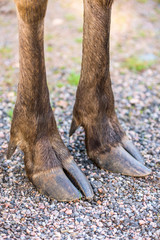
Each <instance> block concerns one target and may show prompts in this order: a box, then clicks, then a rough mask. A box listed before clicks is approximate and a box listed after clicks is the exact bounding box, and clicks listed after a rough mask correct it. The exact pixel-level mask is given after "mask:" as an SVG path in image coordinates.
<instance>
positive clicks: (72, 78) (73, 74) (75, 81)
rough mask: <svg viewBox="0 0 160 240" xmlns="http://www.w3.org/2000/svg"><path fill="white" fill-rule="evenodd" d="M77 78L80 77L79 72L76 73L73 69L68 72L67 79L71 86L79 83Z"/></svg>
mask: <svg viewBox="0 0 160 240" xmlns="http://www.w3.org/2000/svg"><path fill="white" fill-rule="evenodd" d="M79 79H80V74H79V73H76V72H75V71H72V72H71V73H70V74H69V76H68V78H67V81H68V83H69V84H70V85H71V86H77V85H78V83H79Z"/></svg>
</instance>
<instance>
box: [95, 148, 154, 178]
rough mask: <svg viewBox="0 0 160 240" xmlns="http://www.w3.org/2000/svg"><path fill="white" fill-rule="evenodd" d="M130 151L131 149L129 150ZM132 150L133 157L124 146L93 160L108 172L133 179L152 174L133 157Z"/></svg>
mask: <svg viewBox="0 0 160 240" xmlns="http://www.w3.org/2000/svg"><path fill="white" fill-rule="evenodd" d="M128 149H129V148H128ZM131 149H132V155H131V154H129V150H127V151H126V150H125V149H124V148H123V147H122V146H120V145H119V146H117V147H116V148H112V149H111V151H110V152H106V153H104V154H100V155H99V157H98V158H96V159H93V160H94V161H95V163H96V164H97V165H98V166H99V167H100V168H104V169H106V170H108V171H111V172H115V173H121V174H123V175H128V176H133V177H144V176H147V175H149V174H150V173H151V170H150V169H148V168H147V167H145V166H144V165H143V164H142V163H141V162H140V161H139V160H138V159H135V158H134V157H133V154H135V152H134V151H133V149H134V148H131Z"/></svg>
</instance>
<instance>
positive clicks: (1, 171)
mask: <svg viewBox="0 0 160 240" xmlns="http://www.w3.org/2000/svg"><path fill="white" fill-rule="evenodd" d="M114 77H116V76H114V74H113V79H114ZM128 77H130V83H129V81H127V78H128ZM159 78H160V74H159V73H158V72H157V71H151V70H147V71H145V72H144V73H142V74H140V75H139V76H138V77H137V75H134V74H132V75H122V76H121V78H119V82H117V83H116V85H113V88H114V92H115V97H116V106H118V108H117V113H118V116H119V119H120V121H121V124H122V126H123V128H124V129H125V130H126V132H127V134H129V135H130V137H132V138H133V139H134V142H135V144H136V146H137V147H139V149H140V150H141V152H142V154H143V156H144V158H145V160H146V165H147V166H148V167H149V168H151V169H152V171H153V173H152V174H151V175H150V176H148V177H145V178H133V177H126V176H122V175H119V174H113V173H109V172H107V171H104V170H100V169H98V168H97V167H96V166H95V165H93V164H92V162H91V161H90V160H88V159H87V155H86V151H85V145H84V132H83V129H81V128H80V129H78V131H77V132H76V133H75V134H74V136H73V137H72V138H71V139H70V140H69V138H68V131H69V126H70V122H71V114H72V107H73V102H74V98H75V97H74V96H75V88H74V87H67V86H66V87H62V88H61V89H54V90H53V91H52V92H51V102H52V106H53V109H55V116H56V120H57V123H58V127H59V131H60V133H61V136H62V138H63V140H64V142H65V144H66V145H67V146H68V148H69V150H70V151H71V154H72V155H73V156H74V158H75V161H76V162H77V164H78V165H79V166H80V168H81V169H82V171H83V172H84V173H85V175H86V176H87V177H88V179H89V181H90V183H91V184H92V187H93V190H94V194H95V195H94V199H93V200H92V201H89V202H88V201H86V200H84V199H81V200H80V201H77V202H72V203H60V202H57V201H51V200H50V199H47V198H46V197H45V196H43V195H41V194H39V193H38V192H37V191H36V189H35V188H34V187H33V185H32V184H31V183H30V182H29V180H28V179H27V177H26V175H25V170H24V163H23V154H22V153H21V152H20V151H16V153H15V154H14V156H13V158H12V159H10V160H6V157H5V151H6V148H7V142H8V139H9V129H10V118H9V116H8V115H7V114H9V112H10V109H12V108H13V106H14V102H15V94H14V92H13V89H12V91H11V89H8V91H6V92H5V93H3V95H2V103H1V105H0V117H1V118H0V128H1V132H0V161H1V165H0V182H1V189H0V193H1V197H0V232H1V237H0V238H1V239H138V240H139V239H147V240H149V239H157V240H158V239H159V237H160V229H159V227H160V218H159V216H160V215H159V210H160V201H159V199H160V189H159V187H160V169H159V166H160V158H159V154H160V133H159V130H160V124H159V119H160V112H159V107H160V99H159V90H160V89H159V87H160V86H159V82H158V81H159V80H158V79H159ZM145 79H147V81H144V80H145ZM153 79H154V82H153ZM142 80H143V81H142ZM151 84H152V89H151V88H150V87H149V86H150V85H151ZM126 88H127V91H126ZM53 92H54V93H53ZM133 95H134V96H133ZM53 96H54V102H53ZM129 96H132V98H131V97H129Z"/></svg>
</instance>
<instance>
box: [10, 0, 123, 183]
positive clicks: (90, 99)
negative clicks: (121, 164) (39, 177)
mask: <svg viewBox="0 0 160 240" xmlns="http://www.w3.org/2000/svg"><path fill="white" fill-rule="evenodd" d="M112 2H113V0H110V1H109V0H84V41H83V59H82V72H81V79H80V83H79V86H78V90H77V97H76V103H75V107H74V111H73V118H74V121H75V123H76V125H82V126H83V127H84V129H85V133H86V147H87V151H88V154H89V156H90V157H93V158H94V157H95V156H97V155H98V154H101V153H104V152H105V151H107V152H110V150H111V148H112V147H114V146H116V145H117V144H118V143H120V142H121V139H122V137H123V135H124V133H123V131H122V130H121V128H120V126H119V123H118V120H117V117H116V114H115V110H114V97H113V93H112V88H111V80H110V73H109V62H110V60H109V33H110V17H111V5H112ZM15 4H16V7H17V16H18V22H19V48H20V76H19V85H18V93H17V101H16V106H15V110H14V115H13V121H12V127H11V140H10V146H12V148H13V149H14V147H15V146H16V145H19V146H20V148H21V149H22V150H23V152H24V156H25V165H26V171H27V174H28V176H29V178H30V179H32V177H33V175H35V174H38V173H40V172H43V171H48V170H49V169H52V168H55V167H57V166H61V164H62V162H63V161H65V160H66V159H68V157H69V156H70V155H69V152H68V150H67V148H66V147H65V146H64V144H63V142H62V140H61V137H60V135H59V133H58V130H57V127H56V122H55V119H54V115H53V112H52V109H51V106H50V102H49V92H48V87H47V81H46V70H45V62H44V47H43V41H44V40H43V31H44V30H43V28H44V23H43V21H44V16H45V12H46V7H47V0H39V1H36V0H15ZM10 151H11V153H13V151H12V150H10Z"/></svg>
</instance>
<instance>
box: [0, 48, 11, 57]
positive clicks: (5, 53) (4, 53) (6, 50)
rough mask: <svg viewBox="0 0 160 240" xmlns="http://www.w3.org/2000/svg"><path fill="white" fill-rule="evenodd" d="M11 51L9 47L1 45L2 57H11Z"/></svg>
mask: <svg viewBox="0 0 160 240" xmlns="http://www.w3.org/2000/svg"><path fill="white" fill-rule="evenodd" d="M11 52H12V49H11V48H10V47H1V48H0V55H1V56H2V57H4V58H5V57H11Z"/></svg>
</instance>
